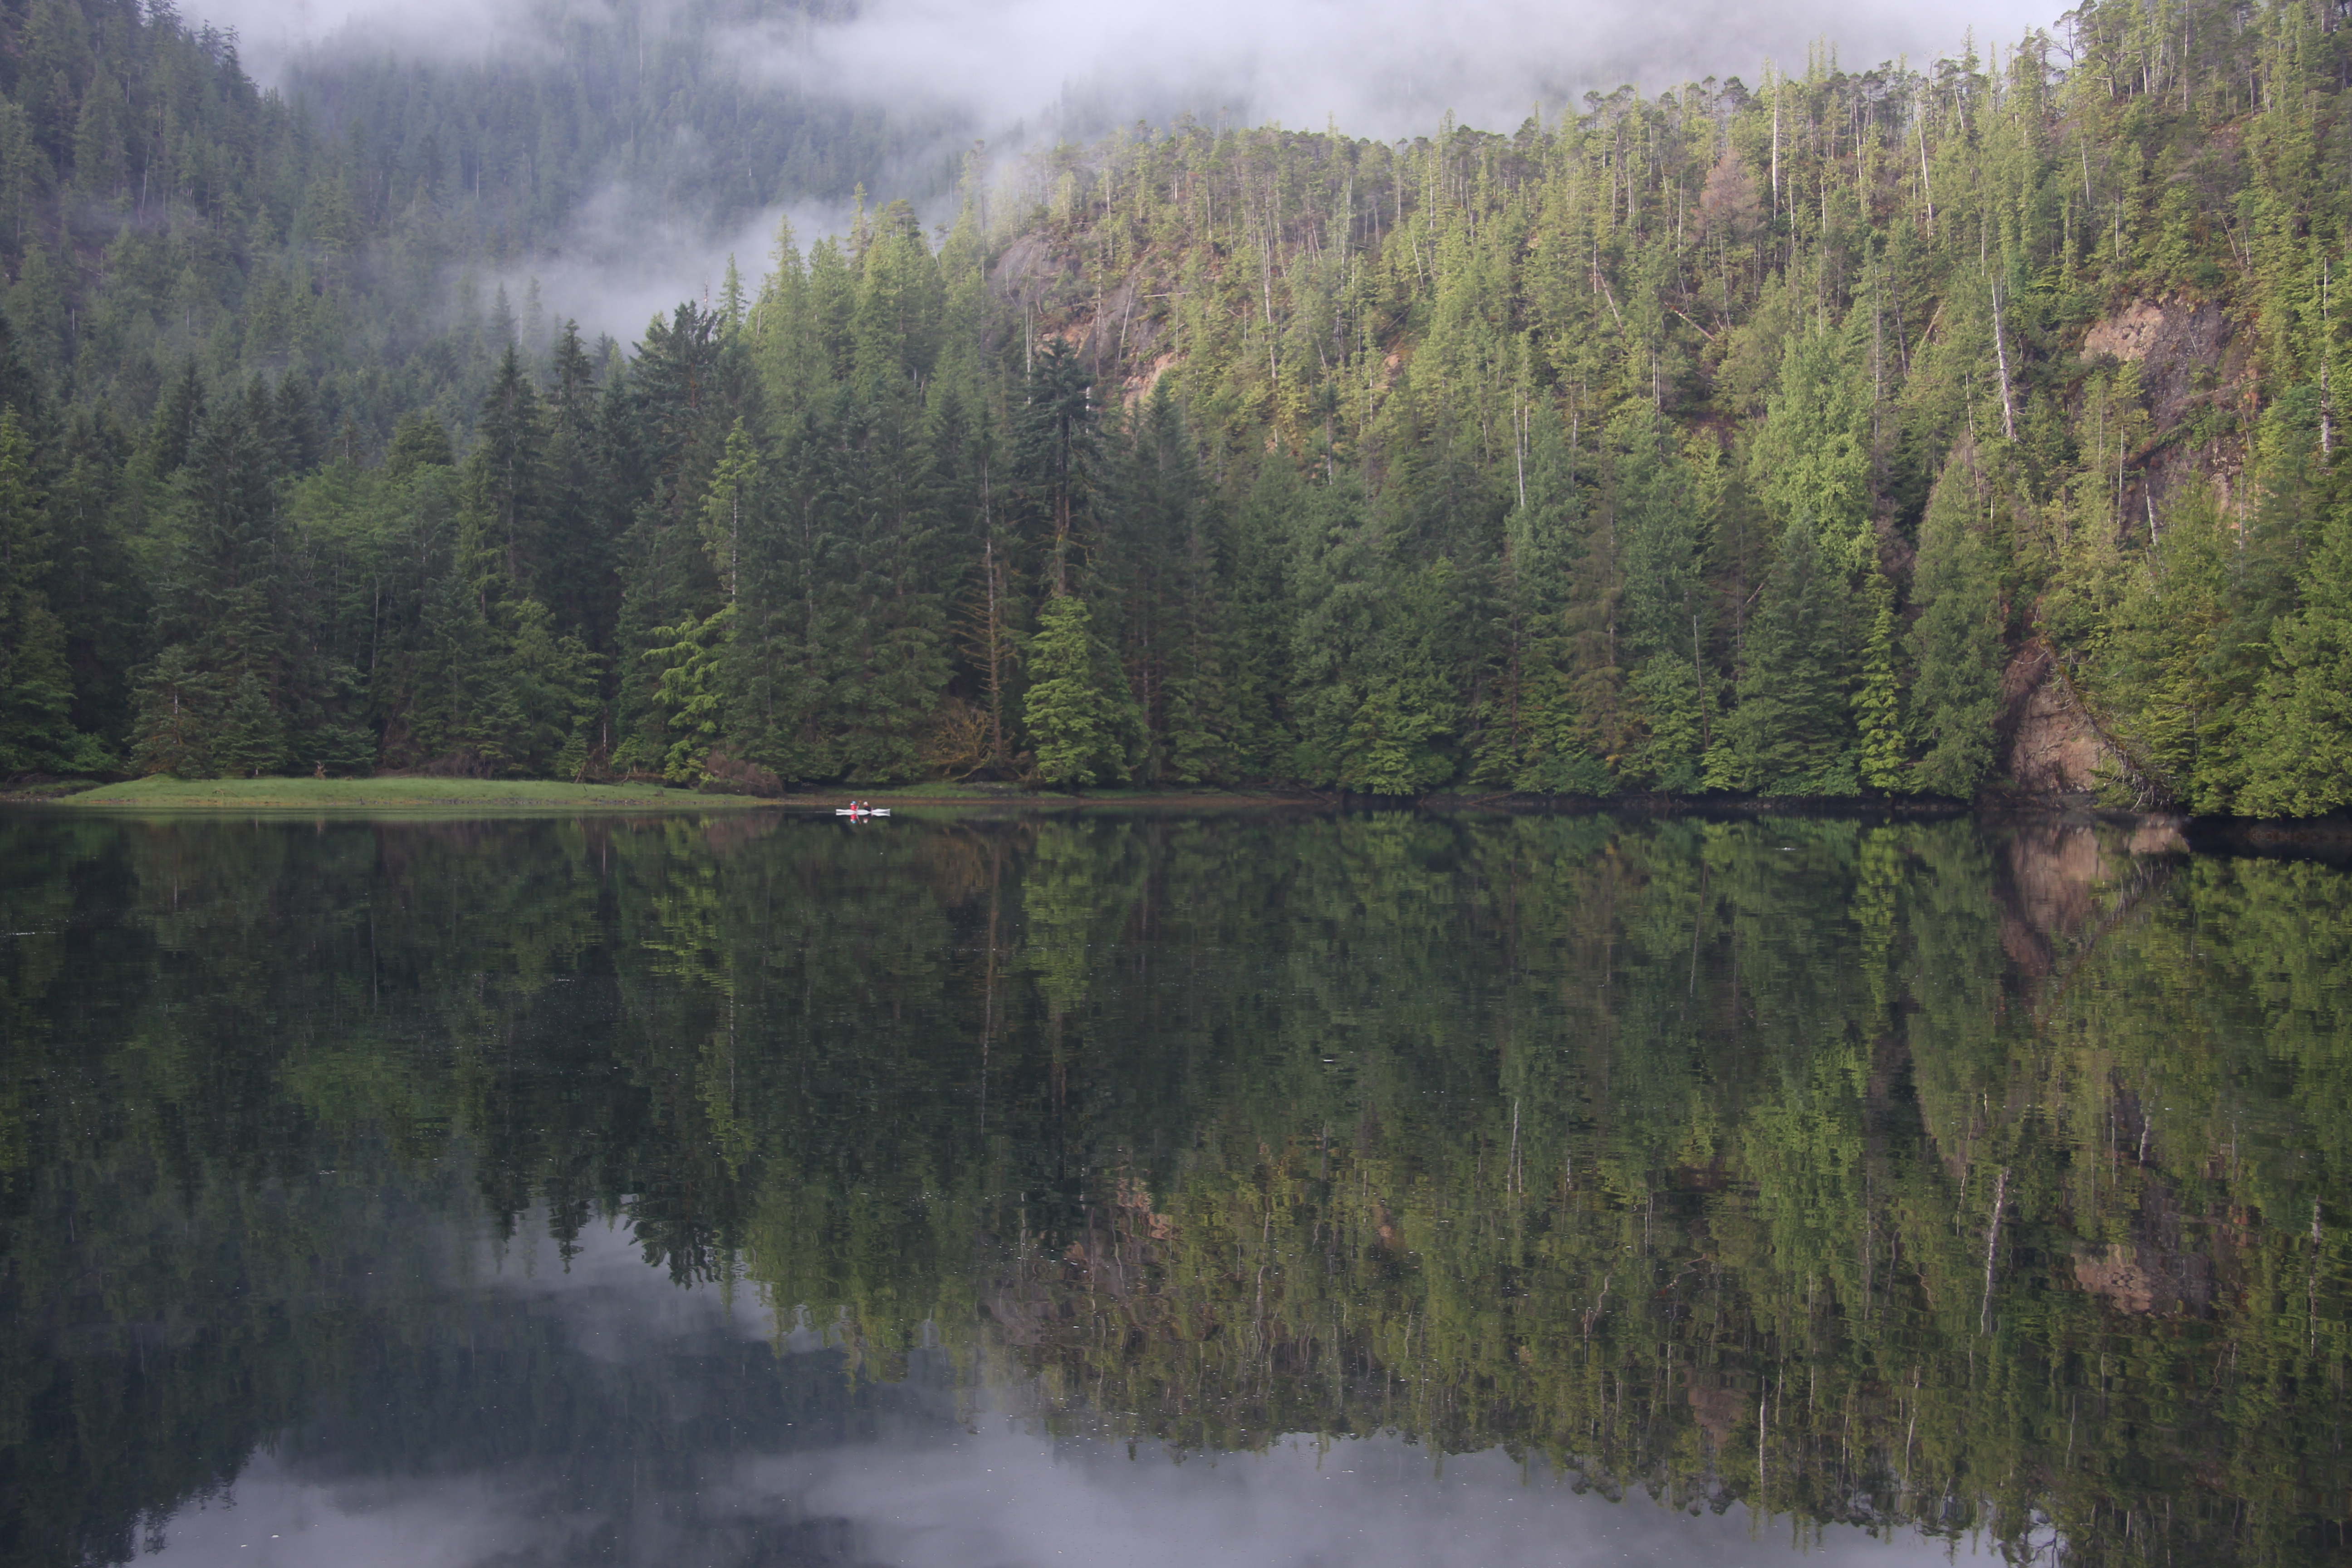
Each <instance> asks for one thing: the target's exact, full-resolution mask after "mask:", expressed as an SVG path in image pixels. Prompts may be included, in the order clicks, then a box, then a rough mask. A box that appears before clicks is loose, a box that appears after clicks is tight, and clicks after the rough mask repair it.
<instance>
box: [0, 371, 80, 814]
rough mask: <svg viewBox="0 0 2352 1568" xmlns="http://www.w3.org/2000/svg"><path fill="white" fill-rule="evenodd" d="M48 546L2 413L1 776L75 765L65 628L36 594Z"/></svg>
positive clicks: (24, 445)
mask: <svg viewBox="0 0 2352 1568" xmlns="http://www.w3.org/2000/svg"><path fill="white" fill-rule="evenodd" d="M49 544H50V542H49V537H48V530H47V527H46V525H45V520H44V519H43V517H42V505H41V496H40V494H39V492H38V491H37V489H35V488H34V479H33V449H32V443H31V442H30V441H29V440H28V439H27V438H26V435H25V430H24V426H22V425H21V424H19V423H18V421H17V418H16V409H15V408H14V407H5V408H0V775H5V774H12V773H26V772H31V771H34V770H40V771H43V772H58V773H63V772H67V771H68V770H70V769H72V768H73V767H74V766H75V761H76V755H75V754H76V751H77V747H76V744H75V742H76V737H75V734H74V731H73V726H72V722H71V710H72V703H73V678H72V675H71V672H70V671H69V670H68V668H67V667H66V658H65V627H64V626H63V625H61V624H60V623H59V621H58V617H57V616H56V615H55V614H53V613H52V612H51V611H50V609H49V603H48V596H47V594H46V593H44V592H43V591H42V587H41V584H42V580H43V579H44V578H45V577H46V576H47V574H48V571H49V565H50V563H49V559H48V556H49Z"/></svg>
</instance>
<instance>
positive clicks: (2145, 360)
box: [2083, 296, 2243, 431]
mask: <svg viewBox="0 0 2352 1568" xmlns="http://www.w3.org/2000/svg"><path fill="white" fill-rule="evenodd" d="M2236 336H2237V334H2236V331H2235V330H2234V328H2233V327H2232V325H2231V321H2230V319H2229V317H2227V316H2225V315H2223V314H2222V313H2221V306H2219V305H2216V304H2213V303H2212V302H2211V301H2210V300H2207V301H2200V302H2195V303H2192V302H2190V301H2189V300H2182V299H2180V298H2179V297H2177V296H2174V297H2169V298H2167V299H2163V300H2139V301H2138V302H2137V303H2135V304H2133V305H2130V306H2127V307H2126V308H2125V309H2124V310H2120V311H2118V312H2116V314H2115V315H2112V316H2109V317H2108V318H2107V319H2106V320H2105V321H2099V322H2096V323H2095V324H2094V325H2093V326H2092V328H2091V330H2090V331H2088V332H2086V333H2084V337H2083V357H2084V359H2097V358H2100V357H2102V356H2112V357H2114V358H2116V359H2118V360H2122V361H2124V362H2126V363H2137V364H2138V365H2139V367H2140V388H2141V390H2142V391H2143V392H2145V393H2146V394H2147V408H2148V412H2149V413H2150V414H2151V415H2153V416H2155V418H2156V427H2157V428H2158V430H2160V431H2162V430H2170V429H2171V428H2173V427H2174V426H2177V425H2179V423H2180V421H2181V419H2182V418H2183V416H2186V415H2187V414H2188V413H2189V411H2190V409H2191V408H2192V407H2193V406H2194V405H2196V404H2198V403H2199V402H2201V401H2206V400H2209V399H2210V398H2211V397H2213V396H2214V395H2217V393H2219V392H2220V391H2221V388H2222V386H2223V384H2226V383H2228V382H2231V381H2234V380H2236V379H2237V373H2238V372H2239V371H2240V370H2242V368H2243V366H2242V363H2241V362H2242V358H2243V356H2242V355H2239V354H2235V353H2231V348H2232V346H2233V344H2234V341H2235V339H2236Z"/></svg>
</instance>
